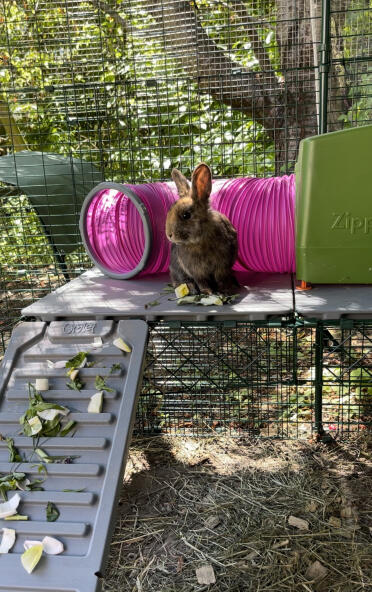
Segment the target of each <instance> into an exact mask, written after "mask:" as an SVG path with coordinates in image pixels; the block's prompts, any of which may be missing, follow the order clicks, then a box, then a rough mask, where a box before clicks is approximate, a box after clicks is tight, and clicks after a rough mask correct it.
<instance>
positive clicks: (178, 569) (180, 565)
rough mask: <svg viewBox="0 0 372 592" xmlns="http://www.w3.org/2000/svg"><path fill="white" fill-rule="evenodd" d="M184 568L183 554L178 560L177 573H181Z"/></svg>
mask: <svg viewBox="0 0 372 592" xmlns="http://www.w3.org/2000/svg"><path fill="white" fill-rule="evenodd" d="M182 570H183V557H182V555H180V557H179V558H178V560H177V569H176V571H177V573H180V572H181V571H182Z"/></svg>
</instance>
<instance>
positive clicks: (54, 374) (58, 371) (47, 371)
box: [14, 357, 122, 380]
mask: <svg viewBox="0 0 372 592" xmlns="http://www.w3.org/2000/svg"><path fill="white" fill-rule="evenodd" d="M43 361H45V357H44V358H43ZM97 374H99V375H100V376H103V377H106V378H120V376H121V375H122V370H115V371H113V372H111V371H110V368H102V367H100V366H93V368H81V370H79V376H80V377H81V378H84V377H85V378H88V377H95V376H97ZM41 377H43V378H64V377H66V369H65V368H49V367H48V365H47V363H46V362H45V368H42V369H40V368H36V369H34V370H33V369H32V368H30V369H25V368H22V369H21V370H16V372H14V378H15V379H16V380H19V379H21V378H30V379H35V378H41ZM66 379H67V377H66Z"/></svg>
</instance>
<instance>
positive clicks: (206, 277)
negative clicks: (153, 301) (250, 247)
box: [166, 163, 238, 294]
mask: <svg viewBox="0 0 372 592" xmlns="http://www.w3.org/2000/svg"><path fill="white" fill-rule="evenodd" d="M172 179H173V181H174V182H175V184H176V187H177V190H178V194H179V199H178V200H177V201H176V202H175V203H174V204H173V205H172V207H171V208H170V210H169V212H168V214H167V221H166V234H167V237H168V240H170V241H171V243H172V248H171V263H170V274H171V281H172V284H173V286H174V287H176V286H179V285H180V284H187V286H188V288H189V291H190V293H191V294H196V293H199V292H200V293H202V294H213V293H216V292H218V293H221V294H232V293H234V292H236V291H237V286H238V283H237V281H236V279H235V276H234V275H233V272H232V266H233V264H234V261H235V259H236V256H237V252H238V241H237V233H236V230H235V228H234V227H233V225H232V224H231V222H230V221H229V220H228V219H227V218H226V216H224V215H223V214H220V213H219V212H216V211H214V210H211V209H210V207H209V196H210V194H211V191H212V175H211V171H210V168H209V167H208V166H207V165H206V164H204V163H201V164H199V165H198V166H197V167H196V169H195V170H194V172H193V174H192V179H191V186H190V184H189V182H188V181H187V179H186V178H185V177H184V176H183V175H182V174H181V173H180V171H178V170H177V169H173V171H172Z"/></svg>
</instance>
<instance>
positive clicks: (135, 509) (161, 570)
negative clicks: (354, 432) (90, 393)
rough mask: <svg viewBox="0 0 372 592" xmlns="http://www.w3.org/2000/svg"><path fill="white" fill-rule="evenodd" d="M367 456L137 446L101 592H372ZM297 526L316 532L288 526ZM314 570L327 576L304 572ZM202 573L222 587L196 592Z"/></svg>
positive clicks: (283, 447)
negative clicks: (206, 570) (295, 521)
mask: <svg viewBox="0 0 372 592" xmlns="http://www.w3.org/2000/svg"><path fill="white" fill-rule="evenodd" d="M369 444H371V443H369V442H368V440H367V438H366V437H364V438H363V439H360V438H359V440H355V441H354V442H349V443H348V444H347V445H346V444H345V445H343V444H337V445H334V447H331V448H327V447H326V446H325V445H324V444H315V443H305V442H301V443H300V442H283V441H282V442H278V441H247V440H239V441H237V440H231V439H226V438H222V437H221V438H218V439H216V438H215V439H208V440H206V439H204V440H195V439H181V438H179V439H178V438H173V439H170V438H168V439H167V438H159V439H151V440H142V441H135V442H134V443H133V445H132V447H131V452H130V458H129V461H128V465H127V472H126V478H125V484H124V486H123V490H122V494H121V502H120V511H119V517H118V521H117V526H116V529H115V533H114V537H113V541H112V545H111V555H110V559H109V564H108V568H107V571H106V579H105V582H104V590H105V591H106V592H119V591H121V590H122V591H125V592H150V591H151V592H189V591H190V592H191V591H193V592H194V591H195V592H201V591H202V590H210V591H211V592H212V591H216V592H217V591H218V592H225V591H229V592H240V591H257V592H258V591H259V592H269V591H271V592H281V591H283V592H284V591H286V592H288V591H293V592H297V591H298V592H300V591H301V592H302V591H304V592H305V591H307V592H336V591H337V592H338V591H339V592H341V591H342V592H349V591H350V592H358V591H359V590H369V589H371V586H372V547H371V541H372V538H371V533H370V530H369V527H370V526H371V525H372V504H371V496H370V491H371V486H372V479H371V469H372V462H371V455H370V454H371V452H370V451H371V448H372V446H369ZM290 515H293V516H295V517H298V518H302V519H304V520H306V521H307V522H308V523H309V530H306V531H301V530H298V529H296V528H295V527H292V526H290V525H289V524H288V517H289V516H290ZM330 519H331V521H329V520H330ZM316 561H318V562H320V563H321V565H322V566H323V568H326V572H325V570H323V572H322V574H320V572H319V565H318V564H316V566H315V572H314V574H311V572H309V571H308V569H309V567H310V566H311V565H313V564H314V563H315V562H316ZM203 565H211V566H212V568H213V571H214V574H215V578H216V583H214V584H211V585H209V586H208V585H204V584H199V583H198V580H197V576H196V569H197V568H199V567H201V566H203ZM316 567H318V571H317V569H316ZM318 573H319V575H323V578H322V579H317V574H318ZM324 574H325V575H324ZM312 578H313V579H312Z"/></svg>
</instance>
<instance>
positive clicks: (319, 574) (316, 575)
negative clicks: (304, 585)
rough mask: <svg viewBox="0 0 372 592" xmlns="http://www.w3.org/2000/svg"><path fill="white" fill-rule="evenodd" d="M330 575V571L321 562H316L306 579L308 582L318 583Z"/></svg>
mask: <svg viewBox="0 0 372 592" xmlns="http://www.w3.org/2000/svg"><path fill="white" fill-rule="evenodd" d="M327 573H328V569H327V568H326V567H324V565H322V563H320V561H314V563H312V564H311V565H309V567H308V568H307V570H306V573H305V577H306V578H307V579H308V580H313V581H318V580H322V579H323V578H324V577H325V576H326V575H327Z"/></svg>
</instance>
